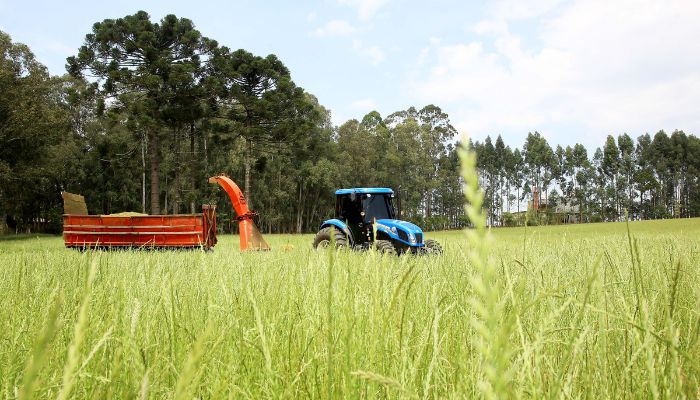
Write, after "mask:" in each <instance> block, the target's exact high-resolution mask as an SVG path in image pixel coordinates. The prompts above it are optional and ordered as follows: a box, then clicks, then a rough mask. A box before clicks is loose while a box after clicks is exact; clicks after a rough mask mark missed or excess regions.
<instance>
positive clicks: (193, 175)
mask: <svg viewBox="0 0 700 400" xmlns="http://www.w3.org/2000/svg"><path fill="white" fill-rule="evenodd" d="M190 171H191V180H192V182H191V187H190V189H191V190H192V192H191V193H192V196H194V194H195V191H196V190H197V157H196V155H195V153H194V123H191V124H190ZM195 212H196V210H195V201H194V198H192V200H191V201H190V214H194V213H195Z"/></svg>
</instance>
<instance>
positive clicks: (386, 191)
mask: <svg viewBox="0 0 700 400" xmlns="http://www.w3.org/2000/svg"><path fill="white" fill-rule="evenodd" d="M350 193H360V194H365V193H369V194H392V193H394V191H393V190H391V189H389V188H352V189H338V190H336V191H335V194H350Z"/></svg>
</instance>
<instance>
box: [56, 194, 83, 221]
mask: <svg viewBox="0 0 700 400" xmlns="http://www.w3.org/2000/svg"><path fill="white" fill-rule="evenodd" d="M61 197H63V213H64V214H71V215H88V210H87V205H86V204H85V197H83V196H81V195H79V194H74V193H68V192H61Z"/></svg>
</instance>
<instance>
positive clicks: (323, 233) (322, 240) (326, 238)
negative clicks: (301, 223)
mask: <svg viewBox="0 0 700 400" xmlns="http://www.w3.org/2000/svg"><path fill="white" fill-rule="evenodd" d="M331 232H335V248H336V249H339V248H341V247H345V246H347V245H348V240H347V238H346V237H345V233H343V231H341V230H340V229H335V228H332V227H330V226H327V227H325V228H323V229H321V230H320V231H318V233H317V234H316V237H315V238H314V249H318V248H322V249H324V248H326V247H328V246H330V245H331Z"/></svg>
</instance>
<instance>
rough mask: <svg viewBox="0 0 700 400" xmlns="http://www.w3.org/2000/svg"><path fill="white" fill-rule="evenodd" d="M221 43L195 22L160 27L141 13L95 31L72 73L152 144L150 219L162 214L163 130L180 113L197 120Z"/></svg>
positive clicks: (170, 20) (171, 20)
mask: <svg viewBox="0 0 700 400" xmlns="http://www.w3.org/2000/svg"><path fill="white" fill-rule="evenodd" d="M215 47H216V42H214V41H212V40H209V39H207V38H205V37H203V36H202V35H201V34H200V33H199V31H197V30H196V29H195V27H194V24H193V23H192V21H190V20H189V19H186V18H177V17H176V16H174V15H168V16H166V17H165V18H163V19H162V20H161V21H160V22H159V23H154V22H152V21H151V19H150V16H149V15H148V14H147V13H146V12H144V11H139V12H137V13H136V14H134V15H129V16H126V17H124V18H118V19H106V20H104V21H102V22H98V23H96V24H95V25H93V28H92V33H90V34H88V35H87V36H86V37H85V44H84V45H83V46H82V47H81V48H80V50H79V52H78V55H77V56H75V57H70V58H68V65H67V67H68V70H69V72H70V73H71V74H72V75H74V76H76V77H81V78H82V77H86V78H87V79H88V80H90V81H91V82H94V85H95V86H96V87H97V88H98V89H99V93H100V94H101V95H102V96H104V99H105V102H106V103H107V105H108V106H110V107H115V106H123V107H124V108H126V109H127V110H128V114H129V116H130V117H131V118H134V119H135V120H136V121H137V122H138V123H137V125H138V127H139V129H140V130H142V132H143V133H145V138H146V139H147V140H148V153H149V154H148V155H149V175H150V188H151V190H150V194H151V210H150V211H151V213H154V214H158V213H160V209H161V206H160V205H161V203H160V197H161V190H160V157H161V146H160V142H161V136H162V134H163V131H164V126H165V125H166V124H167V123H168V122H169V120H171V119H172V118H173V116H174V115H175V114H176V113H177V114H179V115H183V114H184V115H186V116H189V118H196V117H197V115H198V113H197V112H196V111H194V110H193V109H196V108H197V107H200V104H199V102H198V101H197V99H196V96H197V95H198V92H197V90H193V88H194V87H195V86H196V85H197V84H198V81H199V80H200V79H201V78H202V61H203V59H206V58H208V57H209V55H210V54H211V52H212V50H213V49H214V48H215Z"/></svg>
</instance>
